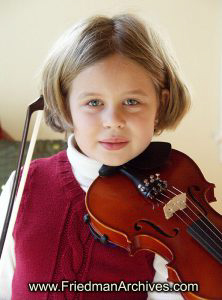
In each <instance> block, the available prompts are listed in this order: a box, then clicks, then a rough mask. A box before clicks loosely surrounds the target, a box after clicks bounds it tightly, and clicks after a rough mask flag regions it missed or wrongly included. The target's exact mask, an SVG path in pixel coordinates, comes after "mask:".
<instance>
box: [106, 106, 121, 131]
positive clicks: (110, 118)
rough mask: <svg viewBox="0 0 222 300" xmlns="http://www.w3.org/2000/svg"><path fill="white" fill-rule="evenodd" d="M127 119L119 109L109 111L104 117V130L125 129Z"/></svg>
mask: <svg viewBox="0 0 222 300" xmlns="http://www.w3.org/2000/svg"><path fill="white" fill-rule="evenodd" d="M124 126H125V119H124V116H123V114H122V113H121V111H120V110H119V109H114V108H111V109H107V110H106V112H104V115H103V127H104V128H124Z"/></svg>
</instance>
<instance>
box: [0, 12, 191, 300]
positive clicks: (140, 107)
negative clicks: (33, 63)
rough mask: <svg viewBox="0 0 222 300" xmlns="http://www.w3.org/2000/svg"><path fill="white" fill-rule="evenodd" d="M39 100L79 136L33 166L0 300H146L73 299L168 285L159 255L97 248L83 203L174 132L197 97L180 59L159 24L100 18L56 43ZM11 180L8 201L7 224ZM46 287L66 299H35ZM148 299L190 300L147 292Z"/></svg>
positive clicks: (51, 117)
mask: <svg viewBox="0 0 222 300" xmlns="http://www.w3.org/2000/svg"><path fill="white" fill-rule="evenodd" d="M41 93H42V94H43V96H44V101H45V108H44V109H45V121H46V123H47V124H48V125H49V126H50V127H51V128H52V129H53V130H56V131H59V132H64V131H65V132H69V133H70V132H71V134H70V136H69V138H68V149H67V151H62V152H60V153H58V154H57V155H55V156H52V157H50V158H47V159H39V160H36V161H33V162H32V164H31V166H30V170H29V176H28V178H27V181H26V186H25V190H24V194H23V198H22V202H21V205H20V209H19V212H18V216H17V220H16V224H15V227H14V232H13V237H12V240H11V243H10V245H9V249H8V252H7V257H2V260H1V265H0V267H1V273H0V279H1V282H0V287H1V288H0V299H11V298H12V299H13V300H15V299H46V298H47V299H105V298H107V299H137V300H138V299H146V298H147V293H146V291H144V290H143V289H141V290H137V292H136V293H135V291H134V292H133V290H132V291H129V292H124V291H120V292H115V291H112V290H111V288H110V292H109V293H105V292H100V293H96V292H90V291H88V292H79V291H77V290H76V291H74V286H75V284H76V283H89V282H97V283H105V282H111V283H114V282H121V281H122V280H123V281H124V282H125V283H130V282H131V283H133V282H139V281H141V282H146V281H147V282H148V281H149V282H152V281H154V282H156V281H161V280H162V281H164V280H165V281H166V279H167V274H166V269H165V267H164V264H163V260H162V259H161V258H160V257H159V256H157V255H156V256H154V254H152V253H149V252H147V251H141V252H138V253H137V254H136V255H135V256H134V257H130V256H129V255H128V253H127V252H126V251H125V250H124V249H122V248H120V247H109V246H106V245H103V244H101V243H100V242H99V241H96V240H94V238H93V236H92V234H91V233H90V231H89V228H88V225H87V224H85V223H84V221H83V216H84V214H85V213H86V209H85V203H84V198H85V192H87V190H88V188H89V186H90V184H91V183H92V182H93V180H94V179H95V178H96V177H97V176H98V171H99V169H100V167H101V166H102V164H106V165H110V166H118V165H121V164H124V163H126V162H127V161H129V160H131V159H133V158H135V157H136V156H138V155H139V154H140V153H142V152H143V151H144V150H145V149H146V148H147V147H148V146H149V144H150V142H151V140H152V137H153V134H158V133H160V132H162V131H163V130H164V129H169V128H175V127H176V125H177V124H178V123H179V122H180V120H181V119H182V117H183V116H184V114H185V113H186V111H187V109H188V106H189V99H190V96H189V92H188V90H187V87H186V86H185V84H184V82H183V81H182V79H181V78H180V76H179V73H178V70H177V67H176V65H175V62H174V60H173V59H172V57H171V56H170V55H169V54H168V52H167V50H166V48H165V47H164V45H163V43H162V41H161V40H160V39H159V37H158V36H157V34H156V33H155V31H154V30H153V29H152V28H151V26H149V27H148V28H147V29H145V26H144V25H143V23H142V22H141V21H139V20H138V19H137V18H135V17H133V16H131V15H119V16H115V17H113V18H108V17H104V16H96V17H92V18H89V19H87V20H85V21H83V22H81V23H79V24H77V25H76V26H74V27H73V28H71V30H69V31H68V32H67V33H66V34H65V35H64V36H62V38H61V39H60V40H59V41H58V43H57V44H56V45H55V47H54V48H53V50H52V52H51V53H50V54H49V57H48V59H47V60H46V62H45V65H44V68H43V73H42V86H41ZM13 176H14V174H12V175H11V177H10V178H9V181H8V183H7V184H6V186H5V189H4V191H3V193H2V195H1V200H0V205H1V211H0V213H1V215H2V216H3V215H4V213H5V210H6V208H4V207H7V201H8V198H9V193H10V189H11V184H12V180H13ZM1 219H4V217H2V218H1ZM3 274H4V275H3ZM62 281H63V283H62ZM39 282H41V283H44V282H45V283H59V284H60V286H59V288H60V291H57V292H50V290H49V287H48V288H46V290H45V292H40V290H38V291H37V292H32V291H31V288H32V286H31V283H39ZM70 283H73V285H72V288H73V289H71V287H70ZM149 299H182V297H181V295H180V294H179V293H176V294H174V295H173V294H172V293H168V294H167V293H166V294H163V293H159V294H158V293H149Z"/></svg>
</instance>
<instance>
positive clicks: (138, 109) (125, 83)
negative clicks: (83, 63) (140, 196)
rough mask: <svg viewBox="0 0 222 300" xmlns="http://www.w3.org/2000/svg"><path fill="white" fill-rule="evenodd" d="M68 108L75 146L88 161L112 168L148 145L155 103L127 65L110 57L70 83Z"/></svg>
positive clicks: (141, 73)
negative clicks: (93, 160) (91, 160)
mask: <svg viewBox="0 0 222 300" xmlns="http://www.w3.org/2000/svg"><path fill="white" fill-rule="evenodd" d="M69 102H70V110H71V115H72V120H73V127H74V134H75V139H76V142H77V145H78V147H79V148H80V150H81V151H82V152H83V153H84V154H85V155H87V156H89V157H90V158H93V159H96V160H97V161H99V162H101V163H103V164H106V165H110V166H118V165H121V164H123V163H125V162H127V161H129V160H131V159H133V158H134V157H136V156H137V155H139V154H140V153H141V152H143V151H144V150H145V149H146V148H147V146H148V145H149V144H150V141H151V139H152V136H153V132H154V122H155V118H156V114H157V108H158V99H157V95H156V91H155V87H154V84H153V82H152V80H151V77H150V76H149V74H148V72H147V71H146V70H145V69H144V68H143V67H142V66H140V65H139V64H138V63H136V62H134V61H133V60H131V59H129V58H127V57H124V56H122V55H119V54H114V55H112V56H109V57H107V58H105V59H103V60H101V61H99V62H97V63H95V64H93V65H91V66H89V67H87V68H86V69H84V70H83V71H82V72H80V73H79V74H78V75H77V76H76V77H75V79H74V80H73V82H72V86H71V90H70V97H69Z"/></svg>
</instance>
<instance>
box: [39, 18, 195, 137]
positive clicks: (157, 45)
mask: <svg viewBox="0 0 222 300" xmlns="http://www.w3.org/2000/svg"><path fill="white" fill-rule="evenodd" d="M115 53H120V54H122V55H124V56H126V57H128V58H130V59H132V60H134V61H135V62H137V63H139V64H140V65H142V66H143V67H144V68H145V69H146V70H147V71H148V72H149V74H150V76H151V77H152V79H153V82H154V85H155V88H156V91H157V93H159V95H160V94H161V91H162V90H163V89H167V90H168V91H169V99H168V101H161V99H160V105H159V111H158V122H157V124H156V127H155V133H156V134H158V133H161V132H162V131H163V130H164V129H172V128H175V127H176V126H177V125H178V123H179V122H180V120H181V119H182V118H183V116H184V114H185V113H186V112H187V110H188V108H189V104H190V94H189V91H188V89H187V87H186V85H185V83H184V82H183V80H182V79H181V77H180V75H179V71H178V66H177V64H176V62H175V61H174V59H173V58H172V56H171V55H170V54H169V52H168V50H167V48H166V47H165V45H164V43H163V41H162V40H161V39H160V37H159V36H158V34H157V33H156V32H155V30H154V29H153V28H152V27H151V26H145V25H144V24H143V22H142V21H140V20H139V19H138V18H137V17H135V16H133V15H130V14H122V15H117V16H114V17H112V18H109V17H106V16H94V17H90V18H88V19H86V20H84V21H81V22H80V23H78V24H77V25H75V26H74V27H72V28H71V29H70V30H69V31H67V32H66V33H65V34H64V35H63V36H62V37H61V38H60V39H59V40H58V42H57V43H56V45H55V46H54V48H53V49H52V51H51V53H49V56H48V58H47V59H46V61H45V64H44V66H43V72H42V82H41V93H42V94H43V96H44V100H45V108H44V110H45V121H46V123H47V124H48V125H49V126H50V127H51V128H52V129H54V130H56V131H59V132H64V131H69V130H72V118H71V114H70V109H69V103H68V102H69V91H70V87H71V83H72V81H73V79H74V78H75V77H76V76H77V75H78V74H79V73H80V72H81V71H82V70H83V69H84V68H86V67H88V66H90V65H91V64H93V63H95V62H97V61H99V60H101V59H103V58H105V57H107V56H109V55H111V54H115ZM159 98H160V97H159Z"/></svg>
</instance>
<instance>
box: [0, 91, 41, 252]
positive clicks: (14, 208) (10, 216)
mask: <svg viewBox="0 0 222 300" xmlns="http://www.w3.org/2000/svg"><path fill="white" fill-rule="evenodd" d="M43 108H44V99H43V96H40V97H39V98H38V99H37V100H36V101H34V102H33V103H31V104H30V105H29V106H28V109H27V113H26V120H25V126H24V129H23V134H22V143H21V148H20V152H19V159H18V164H17V168H16V173H15V177H14V181H13V185H12V190H11V195H10V200H9V204H8V210H7V214H6V217H5V222H4V226H3V229H2V235H1V240H0V258H1V255H2V252H3V247H4V244H6V243H7V240H8V239H9V237H10V235H11V234H12V231H13V228H14V224H15V221H16V217H17V213H18V209H19V205H20V202H21V199H22V194H23V190H24V186H25V181H26V177H27V174H28V170H29V165H30V162H31V159H32V154H33V151H34V147H35V143H36V139H37V135H38V131H39V127H40V123H41V119H42V114H43ZM35 111H38V113H37V116H36V121H35V125H34V129H33V134H32V137H31V141H30V145H29V149H28V152H27V157H26V161H25V164H24V168H23V172H22V177H21V181H20V185H19V189H18V192H17V195H16V191H17V188H18V181H19V175H20V170H21V165H22V160H23V156H24V150H25V144H26V140H27V134H28V129H29V124H30V120H31V116H32V113H33V112H35ZM15 196H16V201H15ZM5 248H6V247H4V249H5Z"/></svg>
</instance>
